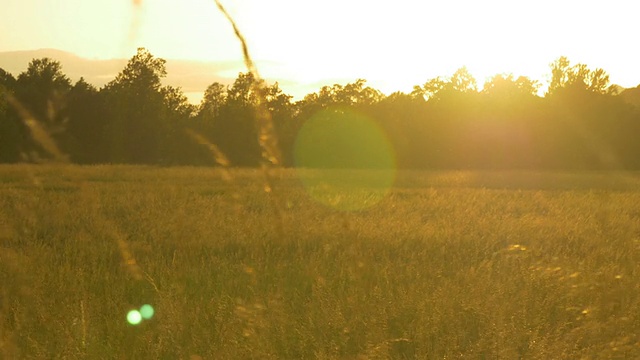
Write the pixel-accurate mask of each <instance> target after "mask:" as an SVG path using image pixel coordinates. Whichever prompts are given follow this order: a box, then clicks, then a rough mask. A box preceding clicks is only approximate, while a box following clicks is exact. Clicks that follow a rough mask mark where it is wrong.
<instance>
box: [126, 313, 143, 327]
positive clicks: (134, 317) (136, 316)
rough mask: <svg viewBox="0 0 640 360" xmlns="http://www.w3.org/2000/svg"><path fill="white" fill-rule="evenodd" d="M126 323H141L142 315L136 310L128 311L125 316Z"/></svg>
mask: <svg viewBox="0 0 640 360" xmlns="http://www.w3.org/2000/svg"><path fill="white" fill-rule="evenodd" d="M127 321H128V322H129V324H131V325H138V324H140V322H141V321H142V315H141V314H140V311H138V310H131V311H129V313H128V314H127Z"/></svg>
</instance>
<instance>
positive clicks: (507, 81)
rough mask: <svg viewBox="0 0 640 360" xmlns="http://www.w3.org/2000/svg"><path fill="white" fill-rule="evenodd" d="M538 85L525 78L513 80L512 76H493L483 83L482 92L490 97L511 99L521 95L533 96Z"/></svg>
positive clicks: (536, 91) (520, 77)
mask: <svg viewBox="0 0 640 360" xmlns="http://www.w3.org/2000/svg"><path fill="white" fill-rule="evenodd" d="M539 88H540V84H539V83H538V82H537V81H535V80H531V79H529V78H528V77H526V76H519V77H518V78H517V79H515V78H514V76H513V74H508V75H495V76H493V77H492V78H491V79H490V80H489V81H487V82H485V84H484V88H483V89H482V92H483V93H484V94H487V95H491V96H499V97H513V96H522V95H531V96H535V95H536V94H537V93H538V89H539Z"/></svg>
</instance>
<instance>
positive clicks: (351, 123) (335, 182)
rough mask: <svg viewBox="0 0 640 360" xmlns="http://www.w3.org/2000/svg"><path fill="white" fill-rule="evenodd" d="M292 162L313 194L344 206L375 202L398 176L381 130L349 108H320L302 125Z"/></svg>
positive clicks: (357, 207) (352, 207)
mask: <svg viewBox="0 0 640 360" xmlns="http://www.w3.org/2000/svg"><path fill="white" fill-rule="evenodd" d="M294 162H295V165H296V168H297V170H298V171H297V173H298V176H299V178H300V180H301V181H302V183H303V184H304V186H305V188H306V189H307V191H308V192H309V194H310V195H311V197H312V198H314V199H315V200H316V201H319V202H320V203H323V204H325V205H328V206H330V207H333V208H336V209H339V210H345V211H354V210H361V209H364V208H367V207H370V206H372V205H375V204H376V203H378V202H379V201H380V200H381V199H382V198H383V197H384V196H385V195H386V194H387V193H388V192H389V190H390V189H391V186H392V185H393V182H394V181H395V175H396V161H395V154H394V151H393V147H392V146H391V143H390V142H389V140H388V139H387V137H386V135H385V133H384V131H383V130H382V129H381V128H380V127H379V126H378V125H377V124H376V123H375V121H373V120H372V119H371V118H369V117H368V116H366V115H364V114H362V113H359V112H357V111H355V110H352V109H347V108H328V109H324V110H321V111H320V112H318V113H316V114H315V115H314V116H312V117H311V118H310V119H309V120H308V121H307V122H306V123H305V124H304V125H303V126H302V128H301V129H300V132H299V133H298V136H297V138H296V142H295V145H294Z"/></svg>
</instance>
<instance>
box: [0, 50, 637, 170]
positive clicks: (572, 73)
mask: <svg viewBox="0 0 640 360" xmlns="http://www.w3.org/2000/svg"><path fill="white" fill-rule="evenodd" d="M550 70H551V80H550V82H549V83H548V84H547V85H548V88H547V90H546V92H545V94H544V96H540V95H538V92H539V89H540V86H541V84H540V83H538V82H536V81H532V80H531V79H529V78H527V77H522V76H521V77H514V76H513V75H496V76H494V77H493V78H491V79H490V80H488V81H487V82H486V83H484V84H483V86H482V87H480V86H479V85H478V84H477V81H476V80H475V79H474V78H473V76H471V75H470V74H469V72H468V71H467V70H466V68H461V69H459V70H458V71H456V72H455V73H454V74H453V75H451V76H449V77H437V78H434V79H430V80H428V81H427V82H425V83H424V84H422V85H417V86H415V87H414V89H413V91H411V92H410V93H403V92H396V93H393V94H390V95H388V96H385V95H384V94H383V93H381V92H380V91H378V90H376V89H374V88H371V87H369V86H367V84H366V81H365V80H357V81H355V82H353V83H349V84H346V85H339V84H336V85H333V86H325V87H323V88H321V89H320V90H319V91H317V92H315V93H311V94H308V95H307V96H305V97H304V98H303V99H302V100H299V101H293V100H292V97H291V96H289V95H287V94H285V93H284V92H283V91H282V89H280V88H279V86H278V84H277V83H276V84H272V85H269V84H265V85H264V86H263V88H262V89H263V91H260V92H259V93H257V92H256V91H255V89H256V88H255V87H254V86H253V84H254V83H255V82H256V79H255V78H254V77H253V75H252V74H251V73H240V74H239V75H238V78H237V79H235V81H234V82H233V84H231V85H228V86H227V85H223V84H221V83H217V82H216V83H213V84H211V85H210V86H209V87H208V88H207V89H206V91H205V94H204V98H203V99H202V102H201V103H200V105H199V106H195V105H192V104H190V103H189V102H188V101H187V98H186V96H185V95H184V94H183V92H182V90H181V89H180V88H175V87H171V86H163V85H162V79H163V78H164V77H165V76H166V68H165V60H163V59H160V58H157V57H155V56H153V55H152V54H151V53H150V52H149V51H147V50H146V49H143V48H141V49H138V52H137V54H136V55H134V56H133V57H132V58H131V59H130V60H129V62H128V63H127V65H126V66H125V68H124V69H123V70H122V71H121V72H120V73H119V74H118V75H117V76H116V77H115V79H113V80H112V81H111V82H109V83H108V84H107V85H105V86H104V87H102V88H100V89H97V88H96V87H94V86H93V85H91V84H88V83H87V82H86V81H85V80H84V79H82V78H81V79H80V80H78V81H77V82H76V83H75V84H73V83H72V82H71V80H70V79H69V78H68V77H67V76H66V75H65V74H64V73H63V71H62V67H61V64H60V63H59V62H57V61H55V60H53V59H50V58H42V59H34V60H32V61H31V62H30V63H29V64H28V67H27V70H26V71H24V72H22V73H20V74H19V75H18V76H17V77H14V76H13V75H12V74H10V73H8V72H6V71H4V70H3V69H1V68H0V162H4V163H15V162H25V161H27V162H37V161H43V160H46V159H47V158H50V157H51V156H52V154H51V150H50V149H49V148H48V147H47V144H45V143H44V142H43V141H42V140H41V139H40V138H39V137H38V136H37V134H36V133H34V129H35V128H34V126H33V123H32V124H31V126H30V123H29V121H34V122H36V123H35V124H36V125H37V127H36V128H37V129H43V131H45V132H46V133H47V134H48V135H49V136H50V138H52V139H53V140H54V142H55V144H56V145H57V147H58V148H59V149H60V150H61V152H62V153H64V154H66V156H68V159H69V161H71V162H73V163H78V164H102V163H122V164H157V165H212V164H216V163H219V161H217V159H216V154H215V153H214V152H212V151H211V150H210V149H208V148H207V147H205V146H203V145H202V143H200V142H198V141H194V138H193V137H192V136H190V135H189V134H194V133H195V134H198V135H199V136H200V137H201V138H202V139H206V141H207V142H208V143H210V144H215V146H216V147H217V148H218V149H219V151H220V152H221V153H222V154H224V156H225V158H226V160H227V161H228V162H229V163H230V164H231V165H234V166H247V167H251V166H257V165H258V164H259V163H260V161H261V148H260V145H259V142H258V134H259V129H258V128H257V127H256V110H255V109H256V105H257V104H258V103H259V102H260V103H261V104H262V106H264V107H265V108H266V111H268V113H269V115H270V116H271V119H272V122H273V126H274V130H275V131H274V132H275V136H276V137H277V140H278V144H279V147H280V153H281V154H282V157H283V159H282V163H283V164H284V165H285V166H295V165H296V154H295V148H296V139H297V136H298V133H299V132H300V130H301V129H302V127H303V126H304V124H305V123H306V122H307V121H308V120H309V119H310V118H312V117H313V116H314V115H316V114H318V113H320V112H323V113H324V114H326V113H335V114H338V115H340V114H341V115H342V118H341V119H342V120H340V121H344V122H348V121H349V117H348V116H345V114H352V113H357V114H359V116H360V117H364V118H366V119H368V121H370V122H371V123H372V124H373V125H374V126H376V127H377V128H379V129H381V130H382V132H383V133H384V134H385V136H386V137H387V139H388V141H389V143H390V144H391V147H392V148H393V151H394V154H393V155H394V157H395V159H396V160H395V162H396V165H397V166H398V167H400V168H414V169H532V170H536V169H537V170H545V169H548V170H550V169H564V170H602V169H619V170H638V169H640V141H638V136H639V135H640V105H638V104H639V103H638V99H639V98H640V96H639V95H638V94H640V86H639V87H638V88H635V89H628V90H625V91H624V92H623V93H622V94H620V88H618V87H616V86H614V85H610V83H609V77H608V75H607V73H606V72H605V71H604V70H602V69H590V68H588V67H587V66H586V65H584V64H575V65H572V64H571V63H570V62H569V60H568V59H566V58H565V57H561V58H559V59H557V60H556V61H554V62H553V63H551V64H550ZM623 95H624V96H623ZM27 118H28V119H27ZM332 131H334V130H332ZM339 135H340V134H335V133H334V134H331V133H328V134H325V136H324V137H318V139H319V140H318V144H316V146H317V147H318V148H319V149H322V151H324V152H326V156H327V158H343V159H344V158H347V159H348V158H349V156H348V155H349V154H348V153H349V152H350V151H358V149H357V148H356V147H358V146H360V145H359V144H360V143H359V142H358V141H356V140H357V137H358V134H355V135H354V134H350V135H349V136H351V137H352V140H353V141H349V138H345V139H341V140H340V141H341V142H342V143H345V142H346V144H343V146H338V147H336V146H333V144H334V143H335V141H333V142H332V140H330V138H331V137H332V136H339ZM323 141H327V143H326V144H324V143H323ZM374 153H375V151H374ZM372 156H374V155H372ZM218 160H219V159H218ZM370 164H371V163H369V165H367V164H364V165H363V164H350V163H349V162H348V161H342V162H339V163H335V164H331V163H330V162H325V163H323V165H321V166H324V167H331V166H334V167H367V166H370Z"/></svg>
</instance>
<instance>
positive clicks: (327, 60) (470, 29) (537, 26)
mask: <svg viewBox="0 0 640 360" xmlns="http://www.w3.org/2000/svg"><path fill="white" fill-rule="evenodd" d="M221 1H222V3H223V4H224V6H225V7H226V8H227V10H228V11H229V13H230V14H231V16H233V17H234V18H235V20H236V22H237V24H238V26H239V28H240V30H241V31H242V32H243V35H244V36H245V38H246V40H247V42H248V44H249V51H250V53H251V55H252V57H253V58H254V60H256V63H257V65H258V70H259V72H260V74H261V75H262V76H263V77H265V78H266V79H268V80H270V81H278V82H279V83H280V85H281V88H283V90H284V91H285V92H287V93H290V94H292V95H296V96H300V95H304V94H303V93H301V92H306V93H308V92H312V91H317V90H318V89H319V88H320V87H321V86H322V85H331V84H334V83H340V84H346V83H348V82H352V81H355V80H356V79H358V78H364V79H366V80H367V81H368V84H369V85H370V86H373V87H375V88H377V89H379V90H381V91H383V92H384V93H386V94H389V93H392V92H394V91H405V92H408V91H411V89H412V87H413V86H414V85H419V84H424V83H425V82H426V81H428V80H429V79H431V78H434V77H436V76H449V75H451V74H453V72H454V71H455V70H456V69H458V68H460V67H462V66H466V67H467V68H468V69H469V71H470V72H471V73H472V74H473V75H474V76H475V77H476V79H477V80H478V83H479V84H482V83H483V82H484V81H485V80H486V79H487V78H488V77H490V76H492V75H495V74H498V73H513V74H514V75H516V76H519V75H524V76H528V77H530V78H532V79H536V80H539V81H541V82H543V83H544V82H546V81H547V80H548V76H549V63H551V62H552V61H553V60H555V59H557V58H558V57H560V56H567V57H568V58H569V60H570V61H571V62H572V63H585V64H587V65H588V66H589V67H590V68H598V67H600V68H603V69H605V70H606V71H607V72H608V73H609V74H610V78H611V81H612V83H615V84H618V85H621V86H624V87H635V86H637V85H639V84H640V66H639V65H638V64H640V51H637V45H636V43H637V35H636V34H637V33H638V28H637V22H638V20H640V19H639V17H640V16H639V15H638V14H640V11H638V10H640V4H636V3H637V1H636V0H625V1H622V0H608V1H599V2H595V1H589V0H582V1H573V0H535V1H530V0H520V1H514V0H504V1H503V0H485V1H479V0H447V1H444V0H438V1H429V0H421V1H416V0H394V1H377V0H322V1H316V0H304V1H303V0H272V1H268V0H221ZM2 8H3V11H2V12H0V52H3V51H16V50H35V49H41V48H54V49H59V50H64V51H68V52H72V53H74V54H76V55H79V56H81V57H84V58H88V59H114V58H119V59H122V58H130V57H131V56H132V55H133V54H135V51H136V48H137V47H140V46H142V47H146V48H147V49H149V50H150V51H151V53H152V54H154V55H155V56H158V57H161V58H165V59H167V60H170V59H192V60H203V61H212V62H225V63H228V62H229V61H237V63H238V66H237V68H232V69H230V68H229V67H228V66H227V67H225V68H224V69H221V70H220V72H221V74H220V75H226V76H228V77H230V78H234V77H235V76H236V75H237V72H239V71H243V70H244V68H243V60H242V54H241V51H240V45H239V43H238V41H237V39H236V38H235V37H234V34H233V31H232V29H231V26H230V25H229V23H228V21H227V20H226V19H225V18H224V17H223V16H222V15H221V14H220V12H219V11H218V10H217V8H216V6H215V2H214V1H213V0H90V1H87V0H56V1H51V0H3V6H2ZM0 67H2V64H0ZM25 67H26V64H25ZM225 72H226V73H225ZM229 72H233V74H229ZM203 90H204V89H203ZM296 92H297V93H296Z"/></svg>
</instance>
